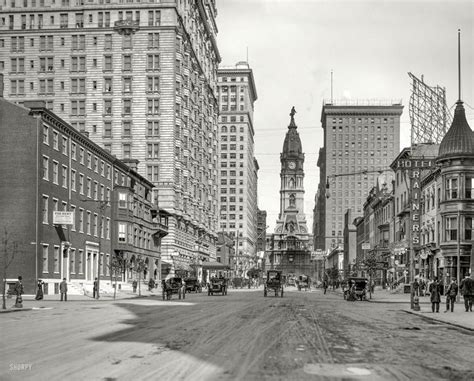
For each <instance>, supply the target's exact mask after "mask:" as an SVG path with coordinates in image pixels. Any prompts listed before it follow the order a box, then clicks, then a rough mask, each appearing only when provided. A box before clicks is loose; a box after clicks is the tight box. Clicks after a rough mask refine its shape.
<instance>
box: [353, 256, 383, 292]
mask: <svg viewBox="0 0 474 381" xmlns="http://www.w3.org/2000/svg"><path fill="white" fill-rule="evenodd" d="M355 263H356V267H357V268H358V269H359V270H364V271H366V272H367V274H368V275H369V295H370V298H372V278H373V277H374V276H375V273H376V271H377V266H378V264H377V253H376V252H375V251H369V252H365V253H364V256H363V257H362V258H359V259H356V262H355Z"/></svg>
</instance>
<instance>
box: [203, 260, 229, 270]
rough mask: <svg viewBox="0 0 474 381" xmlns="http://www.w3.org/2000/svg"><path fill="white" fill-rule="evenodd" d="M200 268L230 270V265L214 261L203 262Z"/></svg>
mask: <svg viewBox="0 0 474 381" xmlns="http://www.w3.org/2000/svg"><path fill="white" fill-rule="evenodd" d="M202 268H203V269H205V270H230V267H229V266H227V265H224V264H223V263H220V262H216V261H209V262H203V263H202Z"/></svg>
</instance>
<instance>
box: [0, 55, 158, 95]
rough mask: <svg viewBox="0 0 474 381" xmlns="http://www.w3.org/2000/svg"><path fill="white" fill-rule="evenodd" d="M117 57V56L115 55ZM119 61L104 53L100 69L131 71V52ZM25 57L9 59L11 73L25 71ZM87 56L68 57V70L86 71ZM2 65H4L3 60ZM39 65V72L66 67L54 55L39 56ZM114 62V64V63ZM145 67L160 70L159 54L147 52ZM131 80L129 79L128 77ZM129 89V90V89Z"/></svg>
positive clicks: (32, 65)
mask: <svg viewBox="0 0 474 381" xmlns="http://www.w3.org/2000/svg"><path fill="white" fill-rule="evenodd" d="M115 58H117V56H115ZM121 58H122V60H121V62H120V61H119V60H117V59H115V61H114V60H113V56H112V55H104V58H103V65H102V70H103V71H104V72H112V71H113V70H114V69H118V67H117V66H119V65H120V69H121V70H122V71H123V72H132V71H133V56H132V54H123V55H121ZM25 60H26V59H25V57H14V58H11V60H10V69H11V72H12V74H14V73H25V72H26V66H25ZM86 60H87V58H86V56H85V55H75V56H71V57H70V67H69V70H70V71H71V72H73V73H86V72H87V61H86ZM1 62H2V66H3V67H4V61H1ZM38 62H39V67H38V71H39V72H40V73H54V72H55V70H56V69H58V68H59V69H66V60H65V59H60V60H59V67H57V66H56V65H57V60H56V63H55V57H54V56H41V57H39V58H38ZM114 62H115V65H114ZM89 67H92V68H97V67H98V60H97V58H93V59H92V62H91V63H89ZM34 68H35V61H34V60H30V61H29V68H28V70H34ZM145 69H146V70H147V71H149V72H153V71H159V70H160V55H159V54H147V56H146V67H145ZM130 81H131V79H130ZM104 91H112V90H111V87H106V90H104ZM129 91H131V90H129Z"/></svg>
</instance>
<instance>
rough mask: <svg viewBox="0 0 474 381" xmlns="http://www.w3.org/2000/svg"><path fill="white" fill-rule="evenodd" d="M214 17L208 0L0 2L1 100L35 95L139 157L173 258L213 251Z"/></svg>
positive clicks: (196, 259) (122, 152)
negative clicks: (165, 217)
mask: <svg viewBox="0 0 474 381" xmlns="http://www.w3.org/2000/svg"><path fill="white" fill-rule="evenodd" d="M216 13H217V10H216V6H215V1H214V0H198V1H184V0H160V1H158V0H152V1H147V2H128V1H127V2H124V1H121V0H120V1H119V0H110V1H105V2H104V1H101V0H91V1H88V2H87V3H86V2H83V1H77V2H76V1H72V0H63V1H54V0H41V1H39V0H38V1H32V0H30V1H25V2H19V1H17V2H10V1H8V2H6V3H4V5H3V6H2V8H1V10H0V18H1V20H3V22H2V23H0V48H1V49H2V51H3V52H8V54H5V55H2V56H1V57H0V74H2V75H3V77H4V94H5V95H4V96H5V98H8V99H9V100H11V101H13V102H16V103H20V104H22V103H23V102H25V101H27V100H37V99H42V100H45V101H46V103H47V108H48V109H50V110H52V111H53V112H54V113H55V114H56V115H58V116H59V117H61V118H62V119H63V120H66V121H67V122H68V123H70V124H71V126H73V127H74V128H75V129H77V130H79V131H85V132H87V133H88V134H89V137H90V139H91V140H92V141H93V142H95V143H96V144H98V145H99V146H100V147H102V148H105V149H106V150H108V151H109V152H110V153H111V154H112V155H115V156H117V157H118V158H120V159H129V158H132V159H137V160H138V161H139V162H138V165H137V172H138V173H140V174H141V175H142V176H144V177H146V178H147V179H148V180H149V181H151V182H152V183H153V184H154V190H153V192H154V194H153V197H152V198H153V200H158V202H159V208H160V210H161V209H164V210H166V211H167V212H168V213H169V225H170V226H169V234H168V236H166V237H165V238H164V240H163V256H164V258H166V260H167V261H168V263H171V264H172V266H175V265H176V266H178V264H181V266H182V267H186V268H189V264H190V263H200V262H201V261H202V260H208V259H209V258H210V257H215V253H216V246H215V243H216V239H217V216H218V205H217V203H218V198H217V197H218V196H217V134H218V131H217V114H218V105H217V98H216V90H217V66H218V64H219V62H220V55H219V51H218V48H217V43H216V34H217V26H216V23H215V17H216ZM196 242H198V243H199V245H198V249H197V250H196Z"/></svg>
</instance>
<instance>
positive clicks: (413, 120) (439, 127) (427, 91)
mask: <svg viewBox="0 0 474 381" xmlns="http://www.w3.org/2000/svg"><path fill="white" fill-rule="evenodd" d="M408 76H409V77H410V78H411V79H412V80H413V84H412V93H411V96H410V104H409V114H410V124H411V144H412V145H413V144H419V143H441V140H442V139H443V137H444V135H445V134H446V131H447V129H448V128H447V127H448V126H449V125H450V124H451V114H450V112H449V110H448V107H447V105H446V90H445V89H444V88H442V87H440V86H434V87H431V86H428V85H427V84H426V83H425V82H424V81H423V76H421V80H420V79H418V78H417V77H415V76H414V75H413V74H412V73H408Z"/></svg>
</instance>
